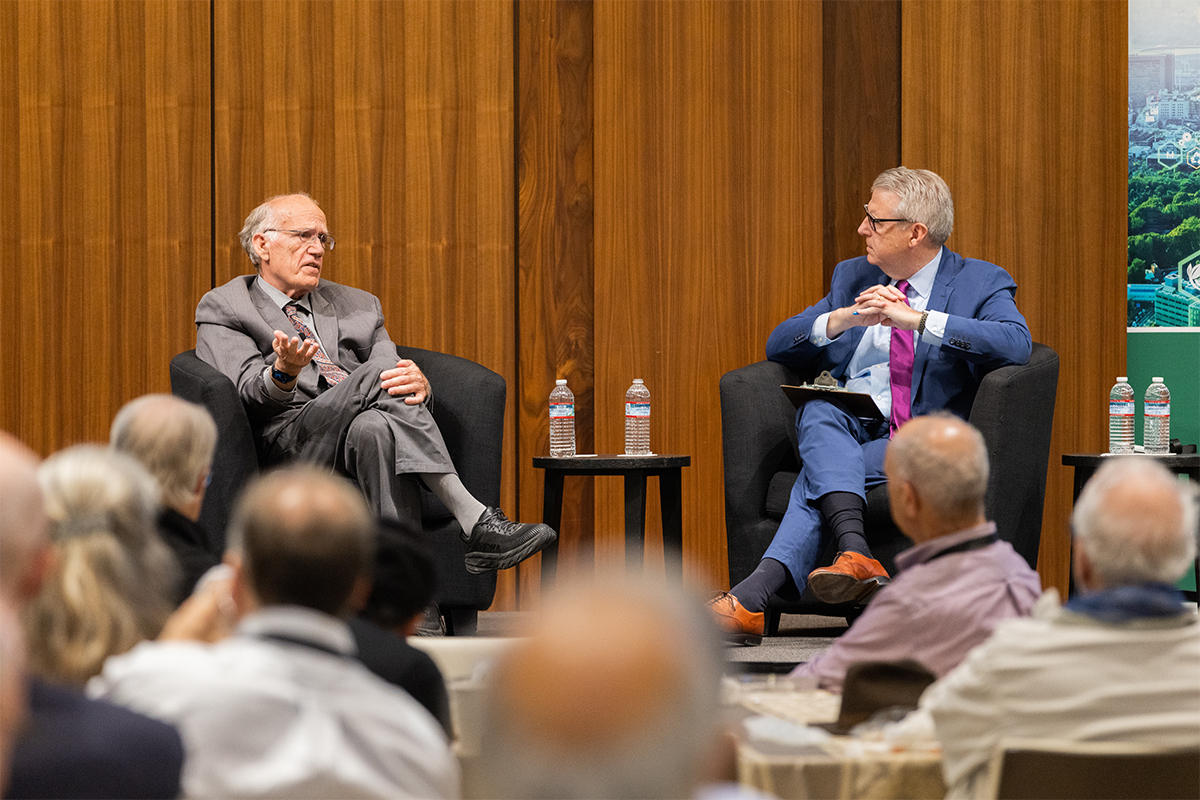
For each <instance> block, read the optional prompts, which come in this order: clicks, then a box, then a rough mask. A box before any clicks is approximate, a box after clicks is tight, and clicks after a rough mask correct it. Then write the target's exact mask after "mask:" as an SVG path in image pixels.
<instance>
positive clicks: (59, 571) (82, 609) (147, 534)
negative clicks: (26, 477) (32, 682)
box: [22, 445, 179, 685]
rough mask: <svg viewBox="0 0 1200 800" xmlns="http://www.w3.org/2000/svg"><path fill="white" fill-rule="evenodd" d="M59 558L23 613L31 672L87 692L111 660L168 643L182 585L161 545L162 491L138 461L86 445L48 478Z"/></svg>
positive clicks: (47, 471)
mask: <svg viewBox="0 0 1200 800" xmlns="http://www.w3.org/2000/svg"><path fill="white" fill-rule="evenodd" d="M38 480H39V482H40V483H41V488H42V494H43V498H44V501H45V510H46V516H47V518H48V519H49V524H50V540H51V542H52V544H53V547H54V549H55V553H56V560H55V564H54V567H53V569H52V571H51V573H50V574H49V575H48V576H47V578H46V582H45V584H44V585H43V586H42V590H41V593H40V594H39V595H38V596H37V597H35V598H34V599H33V600H32V601H31V602H30V603H29V604H28V605H27V606H26V607H25V608H24V609H23V611H22V622H23V624H24V627H25V632H26V636H27V637H28V640H29V641H28V644H29V661H30V670H31V671H32V672H33V673H34V674H36V675H39V676H41V677H43V678H46V679H49V680H55V681H60V682H64V683H68V684H74V685H82V684H83V683H84V682H86V681H87V679H88V678H90V677H91V676H93V675H95V674H97V673H98V672H99V671H100V668H101V666H102V665H103V663H104V659H105V658H107V657H108V656H110V655H114V654H116V653H122V652H125V651H126V650H128V649H129V648H131V647H133V646H134V645H135V644H137V643H138V642H139V641H142V640H144V639H148V638H153V637H154V636H157V635H158V632H159V631H160V630H161V628H162V625H163V622H165V621H166V618H167V616H168V614H169V613H170V611H171V604H170V597H171V594H172V590H173V588H174V582H175V581H176V580H178V575H179V566H178V564H177V563H176V562H175V557H174V556H173V555H172V553H171V551H170V550H169V549H168V548H167V545H166V544H164V543H163V542H162V541H161V540H160V539H159V537H158V534H157V531H156V528H155V519H156V517H157V515H158V486H157V484H156V483H155V482H154V478H152V477H151V476H150V474H149V473H148V472H147V471H146V470H145V468H144V467H142V465H141V464H139V463H138V462H137V461H136V460H134V459H133V458H132V457H130V456H127V455H125V454H123V453H118V452H115V451H113V450H112V449H110V448H106V447H99V446H96V445H79V446H76V447H71V448H68V449H66V450H62V451H60V452H58V453H56V454H54V455H52V456H50V457H49V458H47V459H46V460H45V461H44V462H42V466H41V468H40V469H39V470H38Z"/></svg>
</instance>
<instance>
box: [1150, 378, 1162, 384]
mask: <svg viewBox="0 0 1200 800" xmlns="http://www.w3.org/2000/svg"><path fill="white" fill-rule="evenodd" d="M1150 380H1151V381H1153V382H1154V383H1162V382H1163V379H1162V378H1151V379H1150Z"/></svg>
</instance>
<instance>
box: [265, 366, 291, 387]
mask: <svg viewBox="0 0 1200 800" xmlns="http://www.w3.org/2000/svg"><path fill="white" fill-rule="evenodd" d="M271 377H272V378H274V379H275V380H277V381H279V382H280V383H291V382H292V381H294V380H296V376H295V375H288V374H287V373H286V372H284V371H283V370H281V369H280V368H279V367H271Z"/></svg>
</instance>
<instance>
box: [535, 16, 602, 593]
mask: <svg viewBox="0 0 1200 800" xmlns="http://www.w3.org/2000/svg"><path fill="white" fill-rule="evenodd" d="M518 8H519V23H518V24H519V29H518V43H519V50H520V52H519V54H518V69H519V73H518V74H519V79H518V84H519V100H518V107H519V109H520V116H519V124H518V145H517V146H518V164H519V173H518V183H519V187H520V188H519V192H518V198H519V199H518V208H519V211H518V214H519V219H520V223H519V233H518V243H519V247H520V267H519V295H518V296H519V308H518V321H517V329H518V331H519V345H518V348H519V351H518V355H519V358H518V362H519V370H520V389H521V391H520V408H519V413H520V416H519V419H518V423H517V424H518V429H519V431H520V446H519V448H518V453H517V459H518V460H517V469H518V474H519V475H520V513H521V515H522V517H523V518H525V519H540V518H541V513H542V486H543V480H544V475H543V474H542V473H541V471H540V470H535V469H534V468H533V465H532V462H531V459H532V457H533V456H537V455H545V454H547V453H549V451H550V430H549V428H550V426H549V419H548V417H547V413H548V412H547V402H548V397H549V394H550V390H551V389H552V388H553V387H554V381H555V379H557V378H566V379H567V384H568V386H569V387H570V388H571V391H572V392H573V393H574V394H575V442H576V452H578V453H594V452H596V450H595V435H594V423H595V403H594V400H595V395H594V382H595V370H594V358H595V331H594V319H593V314H594V310H595V297H594V290H595V277H594V272H593V261H592V258H593V245H594V236H593V234H594V227H593V220H594V208H593V198H592V188H593V175H592V148H593V128H594V124H595V122H594V119H593V111H594V101H595V98H594V95H593V82H592V38H593V25H592V8H593V6H592V2H591V0H522V2H521V3H520V4H519V6H518ZM563 488H564V493H565V497H564V499H563V517H562V525H561V530H560V531H559V533H560V540H559V562H560V564H561V565H562V567H563V569H564V570H569V569H570V568H571V565H572V564H573V563H575V562H576V561H577V560H578V559H581V558H582V559H584V560H587V559H589V558H590V556H591V553H592V548H593V514H594V504H593V479H591V478H584V477H580V478H572V479H571V480H569V481H567V482H566V483H565V485H564V487H563ZM540 569H541V559H540V558H534V559H532V560H530V562H529V563H528V565H527V566H522V567H521V572H522V589H523V591H524V590H525V589H526V588H528V589H531V590H534V591H536V587H538V586H540V580H539V576H540ZM528 596H529V595H528V594H523V597H528Z"/></svg>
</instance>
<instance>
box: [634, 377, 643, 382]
mask: <svg viewBox="0 0 1200 800" xmlns="http://www.w3.org/2000/svg"><path fill="white" fill-rule="evenodd" d="M633 382H634V383H641V382H642V379H641V378H634V379H633Z"/></svg>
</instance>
